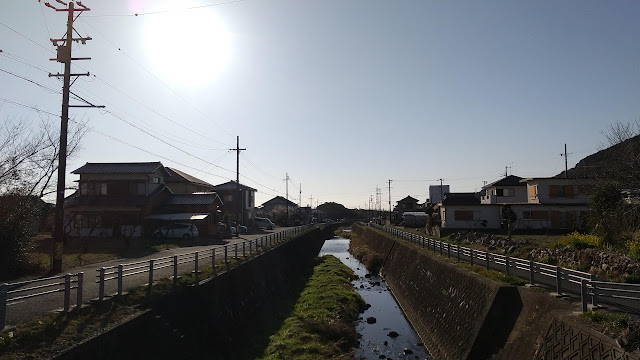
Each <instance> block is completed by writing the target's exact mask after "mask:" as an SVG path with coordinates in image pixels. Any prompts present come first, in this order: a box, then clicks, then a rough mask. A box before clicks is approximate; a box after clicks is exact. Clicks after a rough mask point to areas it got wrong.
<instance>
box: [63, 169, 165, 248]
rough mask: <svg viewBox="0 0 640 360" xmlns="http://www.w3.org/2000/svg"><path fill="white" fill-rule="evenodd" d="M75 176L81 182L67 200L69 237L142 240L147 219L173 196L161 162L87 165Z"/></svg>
mask: <svg viewBox="0 0 640 360" xmlns="http://www.w3.org/2000/svg"><path fill="white" fill-rule="evenodd" d="M72 174H76V175H80V180H78V190H77V191H76V193H75V194H74V195H72V196H71V197H69V198H68V199H67V200H66V201H65V212H66V214H67V216H65V218H66V219H67V221H66V226H65V227H66V229H65V230H66V231H67V233H68V235H69V236H83V237H90V236H98V237H119V236H130V237H140V236H141V235H142V232H143V230H142V221H143V219H144V217H145V216H146V215H149V214H150V213H151V212H152V209H153V208H154V207H157V206H159V205H161V204H162V203H163V202H164V201H165V200H166V199H167V198H168V197H169V196H170V195H171V190H169V188H168V187H167V186H166V185H165V183H164V178H165V177H167V176H169V173H168V172H167V170H166V168H165V167H164V166H163V165H162V163H160V162H143V163H86V164H85V165H83V166H81V167H79V168H78V169H76V170H74V171H72Z"/></svg>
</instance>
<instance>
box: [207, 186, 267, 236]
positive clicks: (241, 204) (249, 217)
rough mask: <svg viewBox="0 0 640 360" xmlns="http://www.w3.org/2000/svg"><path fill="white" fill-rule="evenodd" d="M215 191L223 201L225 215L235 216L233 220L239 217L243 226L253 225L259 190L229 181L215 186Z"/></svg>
mask: <svg viewBox="0 0 640 360" xmlns="http://www.w3.org/2000/svg"><path fill="white" fill-rule="evenodd" d="M213 191H215V192H216V193H217V194H218V195H219V196H220V198H221V199H222V202H223V203H224V209H223V212H224V213H226V214H233V215H232V216H231V217H232V218H236V217H239V218H238V219H237V221H238V222H239V223H241V224H243V225H250V224H253V219H254V218H255V216H256V192H257V191H258V190H256V189H254V188H252V187H249V186H246V185H242V184H240V185H238V183H237V182H235V181H229V182H226V183H224V184H219V185H216V186H214V187H213ZM234 215H235V216H234Z"/></svg>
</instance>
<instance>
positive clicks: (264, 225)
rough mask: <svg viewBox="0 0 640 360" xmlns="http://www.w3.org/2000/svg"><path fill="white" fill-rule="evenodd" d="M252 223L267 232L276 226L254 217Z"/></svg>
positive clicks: (266, 220)
mask: <svg viewBox="0 0 640 360" xmlns="http://www.w3.org/2000/svg"><path fill="white" fill-rule="evenodd" d="M253 223H254V224H255V225H256V226H257V227H259V228H265V229H267V230H273V229H275V228H276V224H274V223H273V222H271V220H269V219H267V218H261V217H256V218H255V219H254V220H253Z"/></svg>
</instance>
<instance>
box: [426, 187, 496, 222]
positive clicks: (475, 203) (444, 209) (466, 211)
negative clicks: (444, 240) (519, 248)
mask: <svg viewBox="0 0 640 360" xmlns="http://www.w3.org/2000/svg"><path fill="white" fill-rule="evenodd" d="M438 205H439V213H440V220H441V228H443V229H450V230H459V229H475V230H495V229H499V228H500V205H497V204H482V203H481V201H480V198H479V195H478V194H476V193H449V194H447V195H445V197H444V199H443V200H442V202H440V204H438Z"/></svg>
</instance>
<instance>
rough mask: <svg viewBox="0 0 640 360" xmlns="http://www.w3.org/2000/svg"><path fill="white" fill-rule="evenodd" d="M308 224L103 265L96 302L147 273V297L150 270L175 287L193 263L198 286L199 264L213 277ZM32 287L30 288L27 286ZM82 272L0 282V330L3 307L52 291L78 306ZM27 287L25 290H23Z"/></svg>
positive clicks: (298, 231) (80, 301)
mask: <svg viewBox="0 0 640 360" xmlns="http://www.w3.org/2000/svg"><path fill="white" fill-rule="evenodd" d="M310 227H312V225H303V226H297V227H294V228H290V229H286V230H282V231H279V232H276V233H270V234H267V235H264V236H261V237H260V238H257V239H254V240H244V241H243V242H242V243H235V244H233V246H229V245H224V246H223V247H218V248H216V247H212V248H210V249H206V250H204V251H194V252H190V253H184V254H175V255H173V256H165V257H160V258H155V259H150V260H145V261H137V262H131V263H127V264H118V265H114V266H105V267H101V268H99V269H96V272H97V275H96V278H97V280H96V283H97V284H98V300H99V301H102V300H104V298H105V296H106V291H105V285H106V284H107V283H108V282H109V281H116V282H117V292H116V295H122V294H123V291H124V289H123V280H124V278H126V277H129V276H134V275H140V274H144V273H148V274H149V277H148V282H147V284H148V285H149V286H148V290H147V291H148V293H147V294H148V295H151V291H152V286H153V281H154V271H158V270H162V269H165V268H173V276H172V277H173V283H174V285H177V281H178V267H179V266H180V265H185V264H190V263H193V265H194V267H193V274H194V276H195V279H196V284H198V283H199V280H200V279H199V278H198V274H199V270H200V269H201V261H206V260H210V261H211V262H210V264H211V266H212V267H213V272H214V276H215V275H217V274H216V266H215V264H216V261H217V260H218V259H220V260H221V261H224V263H225V264H227V265H228V263H229V260H230V259H229V258H230V257H231V258H233V259H235V260H238V259H239V258H240V257H242V258H246V257H247V256H255V255H258V254H260V253H262V252H264V251H265V250H266V249H267V248H270V247H273V246H274V245H276V244H278V243H280V242H282V241H284V240H286V239H288V238H292V237H297V236H298V235H300V234H302V232H303V231H305V230H307V229H309V228H310ZM30 285H33V286H30ZM82 285H83V273H82V272H80V273H77V274H66V275H57V276H52V277H48V278H44V279H37V280H29V281H21V282H13V283H0V330H2V329H4V327H5V325H6V324H5V320H6V314H7V305H11V304H14V303H17V302H19V301H23V300H28V299H30V298H34V297H38V296H44V295H48V294H52V293H56V292H64V303H63V309H64V311H65V312H68V311H69V302H70V300H69V299H70V296H71V290H73V289H76V290H77V301H76V306H77V308H80V307H81V306H82V302H83V300H82V296H83V287H82ZM25 286H27V287H25Z"/></svg>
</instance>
